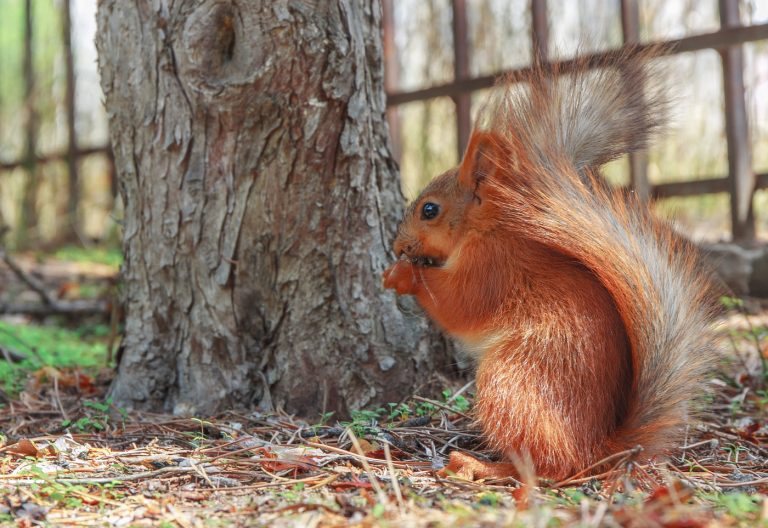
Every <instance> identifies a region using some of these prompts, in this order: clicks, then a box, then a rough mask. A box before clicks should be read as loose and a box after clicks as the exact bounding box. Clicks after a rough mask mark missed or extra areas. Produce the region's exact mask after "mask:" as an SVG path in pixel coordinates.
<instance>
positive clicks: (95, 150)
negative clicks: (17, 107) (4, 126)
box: [0, 146, 110, 171]
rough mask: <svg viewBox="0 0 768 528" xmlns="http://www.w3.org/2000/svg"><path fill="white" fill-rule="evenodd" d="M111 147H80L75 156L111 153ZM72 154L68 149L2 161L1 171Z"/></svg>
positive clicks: (0, 164) (60, 159)
mask: <svg viewBox="0 0 768 528" xmlns="http://www.w3.org/2000/svg"><path fill="white" fill-rule="evenodd" d="M109 150H110V147H108V146H101V147H85V148H82V147H81V148H78V149H77V150H76V151H75V152H74V153H73V154H74V156H75V158H83V157H86V156H92V155H94V154H107V155H108V154H109ZM69 155H70V153H69V152H68V151H65V152H55V153H53V154H48V155H45V156H40V157H34V158H32V159H25V160H17V161H9V162H0V171H10V170H13V169H18V168H19V167H24V166H26V165H44V164H46V163H52V162H56V161H66V160H67V157H68V156H69Z"/></svg>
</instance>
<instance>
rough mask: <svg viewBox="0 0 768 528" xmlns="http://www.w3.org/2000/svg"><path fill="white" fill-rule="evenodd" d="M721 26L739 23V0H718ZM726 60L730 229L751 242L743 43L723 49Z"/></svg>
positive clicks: (752, 177) (751, 180) (752, 176)
mask: <svg viewBox="0 0 768 528" xmlns="http://www.w3.org/2000/svg"><path fill="white" fill-rule="evenodd" d="M719 7H720V26H721V27H722V28H723V29H726V28H733V27H737V26H739V25H740V24H741V22H740V20H739V0H719ZM720 56H721V58H722V62H723V92H724V95H725V136H726V139H727V141H728V179H729V182H730V190H731V233H732V236H733V239H734V240H738V241H742V242H751V241H753V240H754V238H755V216H754V210H753V207H752V197H753V195H754V191H755V173H754V172H753V170H752V161H751V156H750V145H749V129H748V124H747V110H746V103H745V101H744V54H743V51H742V49H741V45H740V44H739V45H735V46H729V47H727V48H725V49H722V50H720Z"/></svg>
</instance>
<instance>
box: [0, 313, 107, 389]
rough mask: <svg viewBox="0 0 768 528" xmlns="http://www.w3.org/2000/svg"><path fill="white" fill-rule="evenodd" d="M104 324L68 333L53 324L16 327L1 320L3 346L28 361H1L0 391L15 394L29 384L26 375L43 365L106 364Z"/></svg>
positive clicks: (95, 365)
mask: <svg viewBox="0 0 768 528" xmlns="http://www.w3.org/2000/svg"><path fill="white" fill-rule="evenodd" d="M107 333H108V329H107V327H106V326H105V325H91V326H83V327H81V328H78V329H77V330H69V329H65V328H61V327H57V326H52V325H37V324H23V325H16V324H10V323H7V322H3V321H0V346H4V347H8V348H11V349H13V350H16V351H18V352H20V353H22V354H24V355H25V356H27V359H25V360H24V361H22V362H21V363H16V364H13V365H11V364H9V363H8V362H7V361H5V360H4V359H3V360H0V388H2V389H3V391H5V392H6V393H10V394H15V393H17V392H18V391H20V390H21V389H22V388H23V387H24V384H25V382H26V379H27V376H28V375H29V374H30V373H32V372H35V371H36V370H38V369H40V368H41V367H44V366H51V367H56V368H58V367H76V366H77V367H82V368H85V369H89V368H95V367H98V366H101V365H104V363H105V361H106V354H107V347H106V344H105V340H104V336H105V335H106V334H107Z"/></svg>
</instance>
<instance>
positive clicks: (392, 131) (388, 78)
mask: <svg viewBox="0 0 768 528" xmlns="http://www.w3.org/2000/svg"><path fill="white" fill-rule="evenodd" d="M392 2H393V0H383V1H382V3H381V9H382V17H381V19H382V22H381V25H382V39H383V41H384V89H385V90H386V92H387V93H393V92H395V91H396V90H397V89H398V88H399V86H400V64H399V61H398V60H397V48H396V46H395V23H394V8H393V6H392ZM397 112H398V110H397V107H396V106H388V107H387V123H388V124H389V138H390V140H391V141H390V143H391V147H392V155H393V156H394V157H395V159H396V160H397V161H398V163H399V162H400V154H401V152H402V145H401V139H400V119H399V118H398V115H397Z"/></svg>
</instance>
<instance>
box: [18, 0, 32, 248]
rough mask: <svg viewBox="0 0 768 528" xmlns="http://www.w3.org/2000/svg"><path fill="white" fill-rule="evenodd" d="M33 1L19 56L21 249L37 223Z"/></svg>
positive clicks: (28, 2)
mask: <svg viewBox="0 0 768 528" xmlns="http://www.w3.org/2000/svg"><path fill="white" fill-rule="evenodd" d="M33 18H34V15H33V14H32V0H25V1H24V49H23V55H22V75H23V77H24V110H25V114H26V115H25V119H26V123H25V138H24V163H23V166H24V169H25V171H26V173H27V174H26V176H27V179H26V182H25V184H24V189H23V191H22V204H21V214H20V216H19V226H18V231H17V236H16V244H17V245H18V246H24V245H25V244H26V242H27V239H28V236H27V235H28V234H29V231H30V230H31V228H32V227H33V226H34V225H35V224H37V204H36V201H37V200H36V198H37V171H36V167H35V166H36V157H35V149H36V147H37V110H36V109H35V69H34V61H33V59H34V57H33V53H34V44H33V34H32V31H33V29H32V28H33V27H34V24H33Z"/></svg>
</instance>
